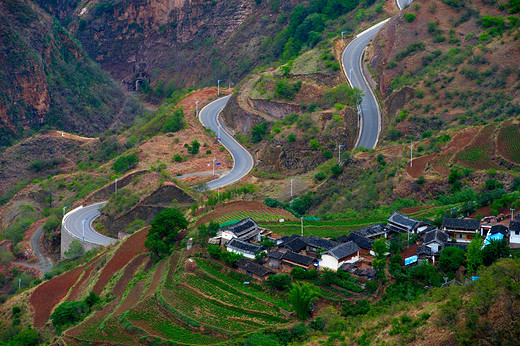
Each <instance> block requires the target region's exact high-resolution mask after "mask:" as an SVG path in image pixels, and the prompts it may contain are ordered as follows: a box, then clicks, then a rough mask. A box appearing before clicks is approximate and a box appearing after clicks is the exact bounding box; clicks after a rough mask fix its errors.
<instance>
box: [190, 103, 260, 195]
mask: <svg viewBox="0 0 520 346" xmlns="http://www.w3.org/2000/svg"><path fill="white" fill-rule="evenodd" d="M230 97H231V96H225V97H221V98H219V99H217V100H215V101H213V102H211V103H210V104H208V105H207V106H206V107H204V108H203V109H202V110H201V111H200V112H199V120H200V122H201V123H202V125H203V126H205V127H208V128H209V129H211V130H213V131H215V133H216V134H219V133H220V142H221V143H222V145H223V146H225V147H226V149H227V150H228V151H229V152H230V153H231V156H233V168H232V169H231V171H229V173H228V174H226V175H224V176H221V177H220V178H218V179H215V180H211V181H210V182H208V183H207V186H208V189H210V190H215V189H216V188H218V187H223V186H226V185H229V184H232V183H234V182H235V181H238V180H240V179H242V178H243V177H244V176H246V175H247V173H249V172H250V171H251V169H253V164H254V163H253V157H252V156H251V154H249V152H248V151H247V150H246V149H245V148H244V147H243V146H242V145H241V144H240V143H238V142H237V141H236V140H235V138H233V136H231V135H230V134H228V133H227V132H226V131H225V130H224V129H223V128H222V127H221V128H220V131H219V129H218V128H219V126H220V125H219V122H218V114H219V113H220V111H221V110H222V109H223V108H224V106H225V105H226V103H227V101H228V100H229V98H230ZM216 158H217V159H218V157H216ZM218 167H219V166H215V169H217V168H218Z"/></svg>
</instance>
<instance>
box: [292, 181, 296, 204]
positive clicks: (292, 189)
mask: <svg viewBox="0 0 520 346" xmlns="http://www.w3.org/2000/svg"><path fill="white" fill-rule="evenodd" d="M294 180H296V179H291V200H292V198H293V189H292V182H293V181H294Z"/></svg>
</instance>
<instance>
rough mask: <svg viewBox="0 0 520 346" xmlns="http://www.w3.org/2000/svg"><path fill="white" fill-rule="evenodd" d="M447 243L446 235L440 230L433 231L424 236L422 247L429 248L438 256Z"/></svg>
mask: <svg viewBox="0 0 520 346" xmlns="http://www.w3.org/2000/svg"><path fill="white" fill-rule="evenodd" d="M447 242H448V235H447V234H446V233H444V232H443V231H441V230H440V229H435V230H433V231H429V232H426V233H425V234H424V240H423V245H424V246H427V247H428V248H430V249H431V251H432V252H433V254H435V255H438V254H439V253H440V252H441V251H442V249H443V248H444V245H445V244H446V243H447Z"/></svg>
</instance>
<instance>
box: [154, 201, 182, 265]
mask: <svg viewBox="0 0 520 346" xmlns="http://www.w3.org/2000/svg"><path fill="white" fill-rule="evenodd" d="M186 228H188V221H187V220H186V218H185V217H184V215H183V214H182V213H181V211H180V210H178V209H172V208H168V209H164V210H162V211H160V212H159V213H158V214H157V216H156V217H155V218H154V219H153V221H152V227H151V228H150V230H149V231H148V235H147V237H146V241H145V242H144V245H145V246H146V248H147V249H148V251H150V256H151V257H152V258H153V257H156V258H158V259H160V258H163V257H165V256H167V255H169V254H170V253H171V250H172V249H173V245H174V244H175V240H176V239H177V235H178V233H179V231H181V230H185V229H186Z"/></svg>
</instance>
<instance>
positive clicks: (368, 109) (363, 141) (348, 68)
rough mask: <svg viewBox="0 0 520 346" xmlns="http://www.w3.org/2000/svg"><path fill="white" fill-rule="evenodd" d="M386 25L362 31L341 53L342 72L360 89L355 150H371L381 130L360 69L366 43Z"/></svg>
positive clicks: (367, 86)
mask: <svg viewBox="0 0 520 346" xmlns="http://www.w3.org/2000/svg"><path fill="white" fill-rule="evenodd" d="M385 23H386V20H385V21H383V22H381V23H378V24H376V25H374V26H373V27H371V28H369V29H367V30H365V31H363V32H362V33H361V34H359V35H357V37H356V38H355V39H354V40H353V41H352V42H350V43H349V45H348V46H347V48H345V50H344V51H343V55H342V57H341V59H342V60H343V67H344V72H345V74H346V76H347V78H348V80H349V82H350V85H351V86H352V87H355V88H358V89H361V91H362V92H363V94H364V96H363V100H362V102H361V106H360V108H361V124H360V125H361V134H360V136H359V140H358V142H357V143H356V148H358V147H365V148H368V149H372V148H374V147H375V146H376V144H377V141H378V139H379V132H380V130H381V116H380V111H379V107H378V104H377V100H376V97H375V95H374V93H373V92H372V90H371V89H370V86H369V85H368V83H367V82H366V80H365V78H364V77H363V72H362V71H363V70H362V69H361V64H362V63H363V62H362V61H361V57H362V55H363V51H364V50H365V47H366V46H367V45H368V43H369V42H370V41H371V40H372V39H373V38H374V36H376V34H377V32H378V31H379V29H381V27H382V26H383V25H384V24H385Z"/></svg>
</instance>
